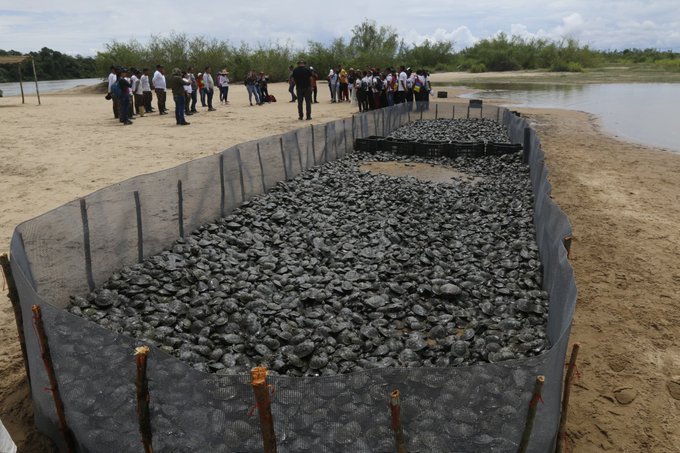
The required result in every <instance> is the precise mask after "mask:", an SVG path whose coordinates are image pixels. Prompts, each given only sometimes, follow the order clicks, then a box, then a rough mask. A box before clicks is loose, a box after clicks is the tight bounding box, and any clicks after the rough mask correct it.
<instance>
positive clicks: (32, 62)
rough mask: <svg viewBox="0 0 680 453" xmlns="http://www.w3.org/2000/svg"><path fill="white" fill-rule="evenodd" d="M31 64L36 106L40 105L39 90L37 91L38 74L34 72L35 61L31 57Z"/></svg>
mask: <svg viewBox="0 0 680 453" xmlns="http://www.w3.org/2000/svg"><path fill="white" fill-rule="evenodd" d="M31 64H32V65H33V80H34V81H35V93H36V94H37V95H38V105H40V90H39V89H38V73H37V72H36V71H35V59H33V56H31Z"/></svg>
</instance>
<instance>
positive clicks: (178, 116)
mask: <svg viewBox="0 0 680 453" xmlns="http://www.w3.org/2000/svg"><path fill="white" fill-rule="evenodd" d="M167 83H168V88H170V89H171V90H172V97H173V99H174V100H175V120H176V121H177V125H178V126H188V125H189V124H190V123H187V120H185V119H184V109H185V108H186V104H185V103H186V95H185V93H184V85H189V84H191V82H190V81H188V80H186V79H183V78H182V71H181V69H179V68H175V69H173V70H172V76H171V77H170V79H169V80H168V81H167Z"/></svg>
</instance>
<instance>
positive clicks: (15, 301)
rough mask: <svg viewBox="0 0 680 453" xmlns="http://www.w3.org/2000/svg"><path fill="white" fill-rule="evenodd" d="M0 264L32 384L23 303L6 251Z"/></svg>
mask: <svg viewBox="0 0 680 453" xmlns="http://www.w3.org/2000/svg"><path fill="white" fill-rule="evenodd" d="M0 266H2V272H3V274H4V275H5V281H6V282H7V297H8V298H9V301H10V302H11V303H12V308H13V309H14V320H15V321H16V323H17V334H18V336H19V345H20V346H21V356H22V357H23V359H24V369H25V370H26V379H27V380H28V385H29V386H30V385H31V373H30V370H29V368H28V353H27V352H26V336H25V335H24V315H23V314H22V312H21V304H20V303H19V292H18V291H17V286H16V283H15V281H14V275H13V274H12V267H11V266H10V264H9V257H8V256H7V254H6V253H3V254H2V255H0Z"/></svg>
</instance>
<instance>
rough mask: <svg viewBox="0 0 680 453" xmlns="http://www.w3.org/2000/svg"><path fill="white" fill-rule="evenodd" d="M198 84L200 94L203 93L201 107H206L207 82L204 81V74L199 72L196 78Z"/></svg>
mask: <svg viewBox="0 0 680 453" xmlns="http://www.w3.org/2000/svg"><path fill="white" fill-rule="evenodd" d="M196 83H198V92H199V93H201V105H202V106H203V107H205V82H204V81H203V73H202V72H199V73H198V76H197V77H196Z"/></svg>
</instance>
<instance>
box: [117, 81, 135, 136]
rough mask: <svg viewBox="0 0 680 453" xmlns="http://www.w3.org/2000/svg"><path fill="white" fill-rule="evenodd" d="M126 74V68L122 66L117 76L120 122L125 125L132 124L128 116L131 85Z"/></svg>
mask: <svg viewBox="0 0 680 453" xmlns="http://www.w3.org/2000/svg"><path fill="white" fill-rule="evenodd" d="M128 74H129V73H128V70H127V69H125V68H123V69H121V74H120V77H119V78H118V86H120V122H121V123H123V125H125V126H128V125H130V124H132V121H130V116H129V110H130V88H131V85H130V82H129V81H128V79H127V76H128Z"/></svg>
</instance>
